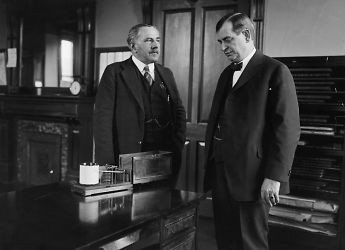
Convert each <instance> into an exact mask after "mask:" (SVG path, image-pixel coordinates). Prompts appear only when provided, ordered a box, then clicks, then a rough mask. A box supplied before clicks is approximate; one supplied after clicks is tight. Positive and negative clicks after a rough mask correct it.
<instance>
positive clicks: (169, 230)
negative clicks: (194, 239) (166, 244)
mask: <svg viewBox="0 0 345 250" xmlns="http://www.w3.org/2000/svg"><path fill="white" fill-rule="evenodd" d="M195 222H196V208H189V209H187V210H184V211H182V212H178V213H175V214H172V215H170V216H168V217H167V218H166V219H165V220H164V221H163V229H162V239H163V240H166V239H168V238H170V237H172V236H173V235H174V234H176V233H179V232H181V231H183V230H185V229H187V228H192V227H195Z"/></svg>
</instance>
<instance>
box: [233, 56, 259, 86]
mask: <svg viewBox="0 0 345 250" xmlns="http://www.w3.org/2000/svg"><path fill="white" fill-rule="evenodd" d="M261 59H262V53H261V52H260V51H256V52H255V54H254V55H253V57H252V58H251V59H250V61H249V62H248V64H247V66H246V68H245V69H244V71H243V72H242V74H241V76H240V78H239V79H238V81H237V83H236V84H235V86H234V87H233V88H232V91H233V92H234V91H236V90H237V89H239V88H240V87H242V86H243V85H244V84H245V83H247V82H248V81H249V80H250V79H251V78H252V77H253V76H254V75H255V74H256V73H257V72H258V71H259V69H260V68H261V66H262V65H261Z"/></svg>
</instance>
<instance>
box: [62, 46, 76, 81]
mask: <svg viewBox="0 0 345 250" xmlns="http://www.w3.org/2000/svg"><path fill="white" fill-rule="evenodd" d="M72 82H73V42H71V41H68V40H61V81H60V87H69V86H70V84H71V83H72Z"/></svg>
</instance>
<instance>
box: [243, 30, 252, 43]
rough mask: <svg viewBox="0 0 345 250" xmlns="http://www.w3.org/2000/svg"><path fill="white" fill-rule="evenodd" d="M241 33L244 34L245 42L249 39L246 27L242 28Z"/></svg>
mask: <svg viewBox="0 0 345 250" xmlns="http://www.w3.org/2000/svg"><path fill="white" fill-rule="evenodd" d="M242 34H243V35H244V37H245V39H246V42H249V41H250V32H249V30H248V29H245V30H242Z"/></svg>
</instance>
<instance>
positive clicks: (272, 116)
mask: <svg viewBox="0 0 345 250" xmlns="http://www.w3.org/2000/svg"><path fill="white" fill-rule="evenodd" d="M231 77H232V74H231V70H230V68H229V67H227V68H226V69H225V70H224V71H223V73H222V74H221V76H220V78H219V81H218V85H217V88H216V92H215V94H214V99H213V103H212V108H211V111H210V117H209V120H208V126H207V130H206V149H205V150H206V156H207V160H206V172H205V180H204V189H205V191H207V190H209V189H210V188H211V183H212V181H214V180H213V179H212V178H213V175H212V173H213V172H214V162H213V161H212V157H211V155H212V141H213V140H212V138H213V134H214V131H215V127H216V125H217V118H218V115H219V110H220V108H221V107H220V105H221V104H220V102H221V99H222V94H223V93H224V91H225V87H226V84H231V82H230V81H231V79H232V78H231ZM229 82H230V83H229ZM229 95H230V96H229V97H228V98H230V99H229V102H230V109H229V115H230V117H229V119H230V121H231V126H229V127H230V128H229V131H226V138H225V140H224V141H223V142H222V143H224V144H223V145H224V147H223V148H224V152H223V155H224V156H225V162H224V165H225V178H226V179H227V184H228V189H229V192H230V194H231V195H232V197H233V198H234V199H235V200H239V201H250V200H255V199H257V198H258V196H259V195H260V189H261V184H262V182H263V179H264V178H265V177H267V178H270V179H273V180H277V181H280V182H281V189H280V190H281V193H287V192H288V191H289V185H288V180H289V175H290V169H291V165H292V161H293V158H294V153H295V149H296V146H297V142H298V140H299V135H300V124H299V110H298V102H297V96H296V90H295V85H294V81H293V78H292V75H291V73H290V71H289V69H288V68H287V67H286V66H285V65H284V64H282V63H280V62H279V61H277V60H275V59H273V58H270V57H268V56H265V55H263V54H262V53H261V52H259V51H256V53H255V54H254V56H253V57H252V58H251V60H250V61H249V63H248V64H247V66H246V68H245V69H244V71H243V72H242V74H241V77H240V78H239V80H238V81H237V83H236V85H235V86H234V88H233V89H232V90H231V92H230V94H229Z"/></svg>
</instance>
